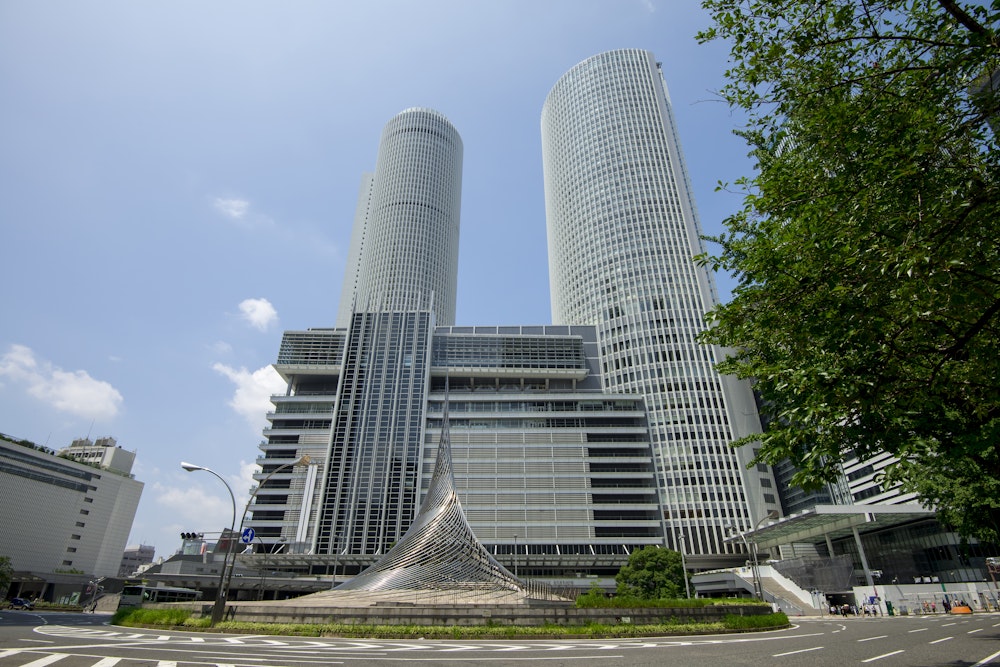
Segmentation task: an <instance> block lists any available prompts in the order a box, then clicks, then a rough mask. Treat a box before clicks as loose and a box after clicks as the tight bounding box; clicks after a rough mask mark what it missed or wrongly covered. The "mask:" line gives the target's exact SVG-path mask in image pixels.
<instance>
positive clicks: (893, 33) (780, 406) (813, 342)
mask: <svg viewBox="0 0 1000 667" xmlns="http://www.w3.org/2000/svg"><path fill="white" fill-rule="evenodd" d="M703 6H704V7H705V8H706V9H707V10H708V11H709V13H710V14H711V16H712V25H711V27H710V28H708V29H707V30H705V31H703V32H702V33H701V34H700V35H699V38H700V39H701V40H702V41H709V40H716V39H721V40H725V41H727V42H728V43H729V45H730V48H731V57H730V62H731V68H730V70H729V71H728V72H727V79H728V82H727V84H726V86H725V87H724V88H723V90H722V91H721V95H722V96H723V98H724V99H725V100H727V101H728V102H729V103H730V104H731V105H732V106H733V107H735V108H738V109H740V110H741V111H742V112H744V113H745V114H746V118H747V124H746V126H745V128H744V129H742V130H741V131H740V134H742V135H743V136H744V137H745V138H746V140H747V142H748V145H749V146H750V149H751V154H752V155H753V156H754V157H755V158H756V160H757V170H756V172H755V174H754V175H752V176H750V177H747V178H745V179H743V180H741V181H740V182H738V183H737V190H738V191H740V192H741V193H742V194H743V196H744V205H743V207H742V209H741V210H740V211H738V212H737V213H736V214H734V215H733V216H731V217H730V218H729V219H728V220H726V228H727V229H726V232H725V233H723V234H721V235H720V236H718V237H716V238H714V239H712V240H714V241H715V242H716V243H717V244H718V245H719V247H720V248H721V250H720V251H719V252H718V253H717V254H716V256H703V257H701V261H702V262H704V263H705V264H707V265H709V266H712V267H713V268H715V269H716V270H724V271H727V272H730V273H732V274H734V275H735V276H736V277H737V280H738V284H737V287H736V288H735V290H734V293H733V298H732V300H731V301H730V302H729V303H728V304H725V305H723V306H720V307H719V308H717V309H715V311H714V312H713V313H712V314H711V317H712V318H713V321H714V327H713V328H712V329H711V331H709V332H708V334H707V335H706V336H705V337H704V341H705V342H709V343H715V344H719V345H722V346H725V347H727V348H730V349H731V350H732V356H730V357H729V358H728V359H727V360H726V361H725V362H724V363H722V364H721V367H720V370H722V371H723V372H727V373H733V374H735V375H738V376H740V377H743V378H752V379H753V381H754V382H755V386H756V390H757V391H758V393H759V395H760V397H761V399H762V403H763V405H764V406H765V407H764V408H763V409H762V410H763V412H765V413H767V414H765V415H764V416H765V417H766V418H767V419H768V420H769V421H770V426H769V428H768V429H767V431H766V433H765V434H764V435H763V437H762V438H760V454H759V457H758V458H759V460H761V461H765V462H771V463H775V462H778V461H780V460H783V459H786V458H787V459H790V460H791V461H792V462H793V463H795V464H796V465H797V466H799V472H798V473H797V475H796V477H795V478H794V480H793V481H794V482H796V483H798V484H799V485H801V486H803V487H805V488H810V487H814V486H816V485H818V484H820V483H822V482H823V481H827V480H831V479H833V478H834V477H835V476H836V475H837V474H838V473H839V471H840V467H839V464H840V463H841V462H842V461H843V459H844V458H845V457H848V456H850V455H852V454H855V453H856V454H857V455H859V456H862V457H865V456H870V455H873V454H876V453H879V452H889V453H892V454H894V455H895V456H897V457H898V459H899V463H898V464H896V465H894V466H893V467H891V468H890V469H889V470H888V472H887V474H886V479H885V484H898V485H900V486H901V488H902V489H903V490H906V491H916V492H917V493H919V494H920V495H921V496H922V497H923V498H924V499H926V500H927V501H930V502H932V503H933V504H934V505H935V506H936V507H937V508H938V509H939V510H940V512H941V514H942V518H943V519H944V520H945V521H947V522H948V523H951V524H952V525H954V526H955V527H956V528H957V529H958V530H959V532H961V533H962V534H963V535H975V536H978V537H980V538H982V539H987V540H993V541H996V540H997V539H998V537H1000V451H998V443H1000V186H998V178H997V176H998V166H1000V165H998V160H1000V151H998V150H997V148H998V147H997V134H996V130H998V129H1000V122H998V121H1000V115H998V114H1000V102H998V96H997V87H998V86H1000V47H998V44H1000V41H998V38H997V27H998V24H1000V0H993V2H992V5H989V6H987V5H986V4H984V3H979V4H971V3H968V4H965V5H962V4H960V3H958V2H954V1H952V0H871V1H868V2H855V1H850V0H815V1H812V2H801V1H794V0H704V2H703ZM721 187H725V186H721ZM736 444H747V443H746V442H745V441H738V442H737V443H736Z"/></svg>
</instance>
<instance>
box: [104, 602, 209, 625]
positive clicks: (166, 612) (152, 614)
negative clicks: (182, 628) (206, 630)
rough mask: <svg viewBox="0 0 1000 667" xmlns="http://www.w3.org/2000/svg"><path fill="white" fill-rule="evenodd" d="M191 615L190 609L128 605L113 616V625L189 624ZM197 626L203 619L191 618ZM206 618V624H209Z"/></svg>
mask: <svg viewBox="0 0 1000 667" xmlns="http://www.w3.org/2000/svg"><path fill="white" fill-rule="evenodd" d="M190 616H191V610H190V609H143V608H142V607H126V608H124V609H119V610H118V611H116V612H115V614H114V616H112V617H111V623H112V624H113V625H167V626H176V625H188V623H187V621H188V619H189V618H190ZM191 620H193V621H195V623H194V625H195V627H197V626H198V625H201V623H200V622H199V621H201V619H191ZM207 620H208V619H206V624H207Z"/></svg>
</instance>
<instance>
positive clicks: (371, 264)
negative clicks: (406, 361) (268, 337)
mask: <svg viewBox="0 0 1000 667" xmlns="http://www.w3.org/2000/svg"><path fill="white" fill-rule="evenodd" d="M461 204H462V138H461V137H460V136H459V134H458V131H457V130H456V129H455V127H454V126H453V125H452V124H451V123H450V122H449V121H448V119H447V118H445V117H444V115H442V114H441V113H439V112H437V111H434V110H432V109H422V108H411V109H406V110H405V111H402V112H400V113H399V114H397V115H396V116H394V117H393V118H392V119H391V120H390V121H389V122H388V123H386V125H385V128H384V129H383V130H382V139H381V142H380V143H379V149H378V158H377V160H376V162H375V172H374V173H373V174H366V175H365V177H364V179H363V181H362V185H361V193H360V195H359V197H358V206H357V210H356V213H355V220H354V230H353V233H352V238H351V248H350V253H349V256H348V261H347V270H346V272H345V275H344V286H343V290H342V293H341V299H340V308H339V312H338V317H337V325H338V326H347V325H348V323H349V321H350V313H351V310H352V308H353V309H355V310H367V311H376V310H378V311H387V310H413V309H428V308H430V309H431V310H433V312H434V315H435V319H436V323H437V324H440V325H453V324H454V323H455V301H456V294H457V285H458V232H459V219H460V213H461Z"/></svg>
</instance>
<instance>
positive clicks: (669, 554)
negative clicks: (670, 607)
mask: <svg viewBox="0 0 1000 667" xmlns="http://www.w3.org/2000/svg"><path fill="white" fill-rule="evenodd" d="M684 576H685V572H684V566H683V564H682V560H681V554H680V552H678V551H671V550H670V549H662V548H660V547H654V546H647V547H643V548H642V549H636V550H635V551H633V552H632V555H631V556H629V558H628V565H625V566H624V567H622V569H621V570H619V571H618V575H617V576H616V577H615V584H616V585H617V592H618V595H630V596H634V597H637V598H642V599H644V600H659V599H665V598H666V599H669V598H679V597H683V595H684V591H685V587H684Z"/></svg>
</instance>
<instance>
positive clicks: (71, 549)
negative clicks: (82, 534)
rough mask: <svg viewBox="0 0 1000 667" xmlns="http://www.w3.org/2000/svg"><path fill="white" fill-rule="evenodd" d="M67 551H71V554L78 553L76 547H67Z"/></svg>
mask: <svg viewBox="0 0 1000 667" xmlns="http://www.w3.org/2000/svg"><path fill="white" fill-rule="evenodd" d="M66 551H67V552H69V553H71V554H75V553H76V547H67V548H66Z"/></svg>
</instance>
